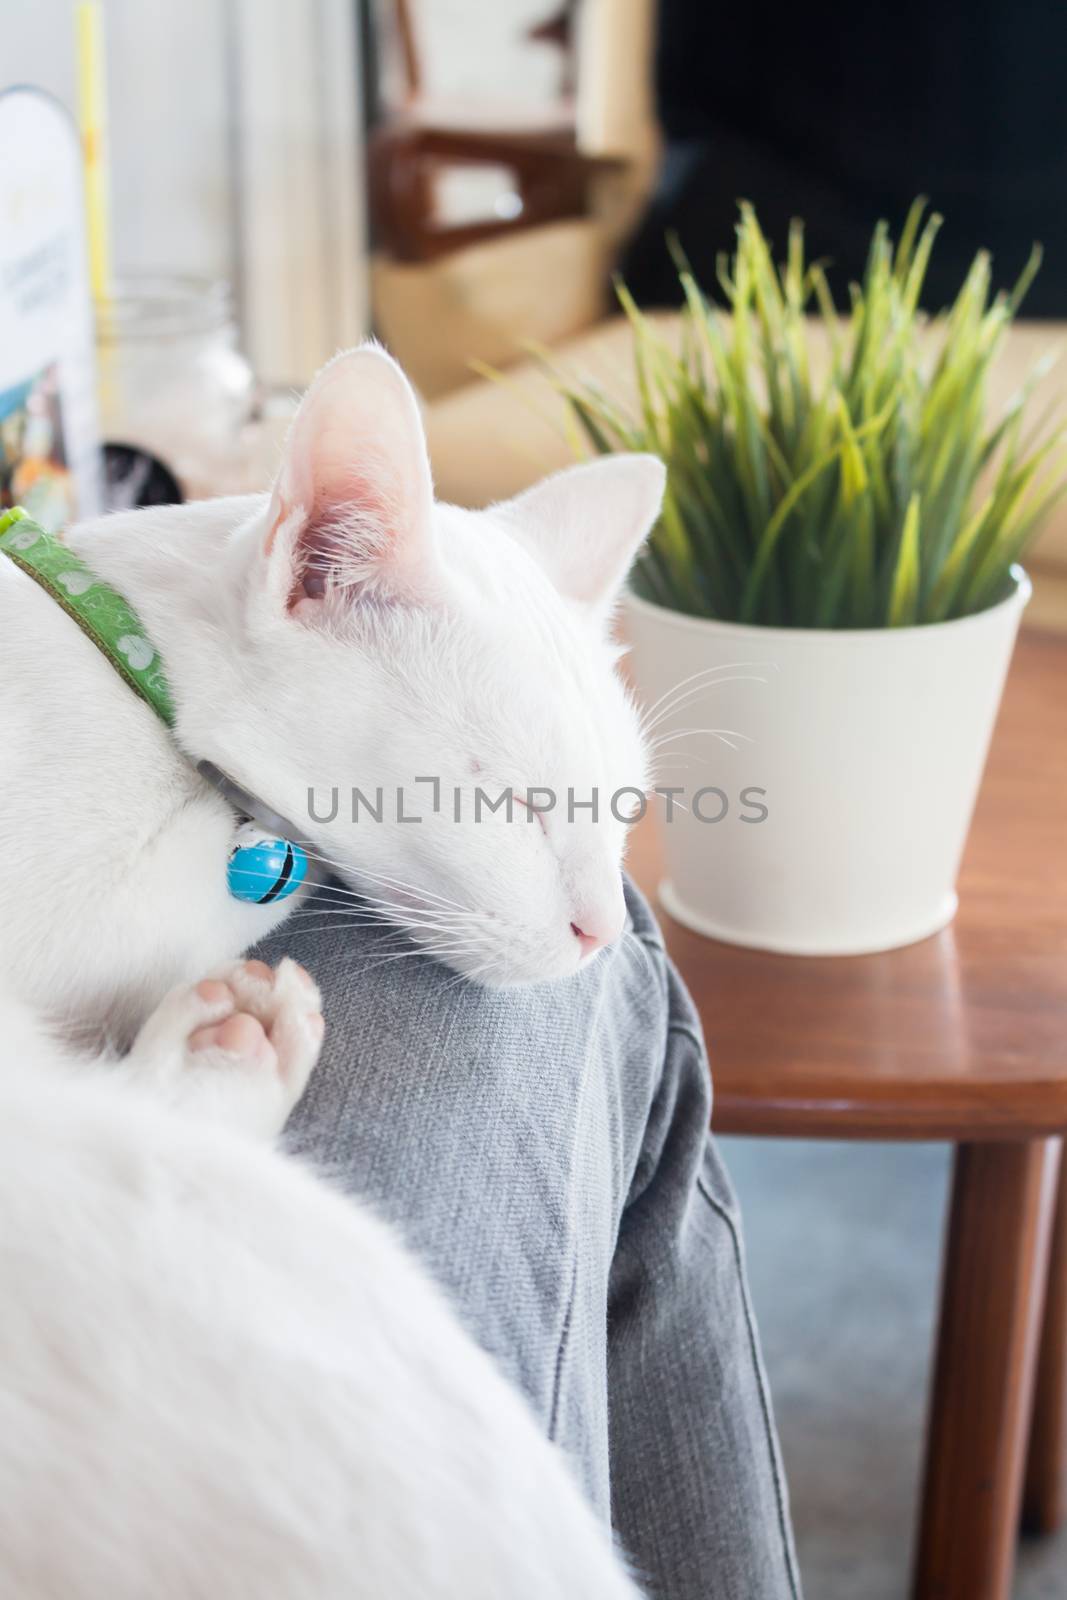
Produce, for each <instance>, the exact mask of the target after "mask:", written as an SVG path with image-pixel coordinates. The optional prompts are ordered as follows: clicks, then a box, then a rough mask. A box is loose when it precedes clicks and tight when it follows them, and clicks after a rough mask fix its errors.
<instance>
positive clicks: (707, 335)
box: [557, 202, 1064, 954]
mask: <svg viewBox="0 0 1067 1600" xmlns="http://www.w3.org/2000/svg"><path fill="white" fill-rule="evenodd" d="M924 217H925V208H924V205H923V203H922V202H917V203H916V205H915V207H914V208H913V209H912V211H911V213H910V215H909V217H908V219H907V223H906V226H905V227H904V229H903V231H902V233H901V236H900V238H899V240H898V241H897V242H896V244H895V245H894V243H893V242H892V240H891V238H890V236H889V233H888V231H887V229H886V227H885V226H884V225H879V226H878V228H877V229H876V230H875V233H874V236H873V238H872V241H871V246H870V252H869V257H868V262H867V267H866V271H865V275H864V280H863V282H862V284H860V285H857V286H854V287H853V289H852V293H851V304H850V306H849V307H848V310H847V313H845V314H843V315H840V316H839V314H838V312H837V310H836V309H835V307H834V305H833V302H832V300H831V295H830V290H829V287H828V284H827V280H826V277H825V275H824V273H823V271H822V269H821V267H820V266H819V265H818V264H817V263H812V262H809V261H807V260H806V259H805V251H804V240H803V232H802V228H801V227H800V225H795V226H794V228H793V230H792V232H791V235H790V238H789V240H788V248H787V252H786V260H785V263H784V264H783V265H778V264H776V262H775V259H774V256H773V255H772V252H771V249H770V248H769V246H768V243H767V241H766V239H765V238H764V236H763V234H762V232H761V230H760V227H759V223H758V221H757V218H756V215H755V213H754V212H753V210H752V209H751V207H748V206H744V207H742V210H741V216H740V222H739V226H738V230H737V248H736V252H735V254H734V256H733V258H732V260H730V261H723V262H721V263H720V267H719V286H718V287H719V291H720V294H721V302H722V303H721V304H720V305H716V304H714V303H713V302H712V300H711V299H710V298H709V297H708V296H707V295H706V294H705V293H704V292H703V290H702V288H701V287H700V286H699V285H698V284H697V283H696V282H695V281H694V279H693V277H692V275H691V273H690V272H689V271H688V269H687V268H686V266H685V263H684V261H683V262H679V271H680V275H681V281H682V286H683V289H684V293H685V304H684V309H683V311H682V313H681V322H680V327H679V328H678V330H677V333H678V340H677V342H676V343H675V342H673V341H670V340H668V338H667V337H666V336H665V335H664V333H663V331H662V328H661V327H660V326H659V325H658V324H654V323H652V322H650V321H649V320H648V319H647V318H646V317H645V316H643V315H642V313H641V312H640V311H639V310H638V309H637V307H636V306H635V305H634V304H633V303H632V301H631V300H630V298H629V296H628V295H627V293H626V291H625V289H624V288H623V289H620V297H621V300H622V304H623V307H624V309H625V311H626V313H627V315H628V316H629V318H630V322H631V325H632V336H633V352H634V360H635V364H636V392H637V396H638V400H637V403H636V405H635V406H634V407H633V408H632V409H631V410H625V409H623V408H620V406H619V405H618V404H617V403H615V402H613V401H612V400H611V399H610V398H609V397H608V396H607V395H606V394H604V393H603V392H602V391H600V390H598V389H596V388H595V387H593V386H591V385H587V384H583V383H581V382H575V381H573V380H571V379H564V378H562V377H560V376H558V375H557V381H558V382H559V383H560V386H561V387H562V389H563V392H564V395H565V397H566V399H567V402H568V404H569V407H570V410H571V413H572V415H573V418H574V420H575V422H576V424H577V426H578V428H579V429H580V430H581V432H582V434H583V435H584V439H585V441H586V442H587V445H588V446H591V447H592V448H593V449H594V450H596V451H617V450H651V451H654V452H655V453H657V454H658V455H660V456H661V457H662V458H663V460H664V461H665V463H666V465H667V469H668V486H667V492H666V498H665V502H664V507H663V513H662V516H661V518H660V521H659V523H658V525H657V527H656V529H655V530H654V532H653V534H652V537H651V539H650V541H649V543H648V545H647V548H646V549H645V551H644V552H643V554H642V555H641V557H640V558H639V560H638V563H637V565H636V567H635V569H634V572H633V576H632V586H631V594H630V598H629V618H628V625H629V633H630V638H631V642H632V645H633V656H634V663H635V673H636V677H637V682H638V685H639V688H640V690H641V691H642V696H643V698H644V699H645V700H646V702H647V704H648V706H649V708H650V709H649V713H648V716H649V724H650V727H651V729H652V732H653V740H654V748H655V750H656V752H657V756H658V758H659V770H658V772H657V774H656V776H657V781H658V783H659V784H660V785H661V786H663V787H667V786H674V787H679V788H680V789H681V790H682V791H683V792H682V793H680V794H679V795H677V796H676V797H674V798H673V799H672V800H671V801H670V802H669V803H665V804H664V807H663V809H664V811H666V812H669V817H668V821H669V825H668V826H667V827H666V828H665V832H664V838H665V857H666V864H667V877H666V880H665V882H664V884H663V885H662V894H663V899H664V902H665V904H666V906H667V909H668V910H669V911H670V912H671V913H672V914H673V915H674V916H675V917H676V918H678V919H679V920H680V921H682V922H683V923H686V924H687V925H689V926H691V927H693V928H695V929H697V930H698V931H701V932H704V933H707V934H710V935H712V936H715V937H720V938H725V939H728V940H730V941H732V942H736V943H741V944H746V945H752V946H756V947H760V948H765V949H773V950H779V951H786V952H791V953H797V954H855V953H860V952H864V951H872V950H881V949H888V948H891V947H893V946H896V945H901V944H907V943H910V942H912V941H913V940H916V939H920V938H923V937H924V936H926V935H928V934H930V933H932V932H934V931H935V930H937V929H938V928H940V927H942V926H944V925H945V923H946V922H948V921H949V920H950V919H951V917H952V915H953V914H954V911H955V908H956V891H955V881H956V876H957V870H958V866H959V861H960V856H961V853H962V849H963V845H964V842H965V838H966V834H967V829H968V826H969V822H970V817H971V812H972V809H973V805H974V801H975V797H976V793H977V789H978V785H979V782H980V779H981V773H982V769H983V766H984V762H985V756H986V751H987V748H988V743H989V738H990V734H991V731H992V727H993V723H994V720H995V717H996V712H997V706H998V703H999V700H1000V695H1001V689H1002V686H1003V682H1004V677H1005V674H1006V671H1007V667H1008V663H1009V660H1010V656H1011V652H1012V648H1013V644H1014V639H1015V634H1016V630H1017V627H1018V623H1019V617H1020V614H1021V612H1022V609H1023V607H1024V606H1025V604H1026V601H1027V599H1028V596H1029V592H1030V587H1029V583H1028V580H1027V578H1026V576H1025V574H1024V573H1023V571H1022V570H1021V568H1020V567H1019V565H1018V560H1019V558H1020V557H1021V556H1022V554H1023V552H1024V550H1025V547H1026V545H1027V542H1028V541H1029V539H1030V538H1031V536H1032V535H1033V534H1034V533H1035V532H1036V530H1037V529H1038V527H1039V526H1040V524H1041V522H1042V519H1043V517H1044V516H1045V514H1046V513H1047V511H1048V510H1049V509H1050V507H1051V505H1052V504H1053V502H1054V501H1055V499H1056V498H1057V497H1058V496H1059V495H1060V494H1062V492H1063V489H1064V480H1063V472H1062V467H1063V456H1062V453H1061V447H1062V432H1061V431H1060V430H1058V429H1051V430H1050V429H1049V428H1047V427H1045V428H1042V427H1038V428H1036V429H1033V428H1030V427H1029V426H1028V423H1027V420H1026V419H1027V415H1028V410H1029V406H1028V402H1029V400H1030V391H1031V389H1032V387H1033V383H1034V382H1035V381H1036V378H1037V376H1039V374H1036V373H1035V374H1034V376H1033V378H1032V379H1031V380H1030V382H1028V384H1027V385H1026V386H1025V388H1024V389H1023V391H1022V392H1021V393H1020V394H1019V395H1017V396H1016V397H1015V399H1014V400H1013V401H1012V403H1011V405H1010V406H1009V407H1008V409H1007V411H1006V413H1005V414H1004V415H1002V416H999V417H991V416H990V415H989V392H988V391H989V378H990V371H991V368H992V366H993V363H994V362H995V359H996V356H997V352H998V349H999V348H1000V346H1001V344H1002V342H1003V339H1004V336H1005V333H1006V331H1007V329H1008V327H1009V326H1010V323H1011V320H1012V317H1013V315H1014V313H1015V311H1016V309H1017V307H1018V305H1019V303H1020V300H1021V299H1022V296H1023V294H1024V293H1025V290H1026V287H1027V285H1028V283H1029V281H1030V278H1031V277H1032V275H1033V272H1034V271H1035V270H1036V268H1037V265H1038V255H1037V252H1036V250H1035V252H1034V254H1033V255H1032V257H1031V259H1030V261H1029V263H1028V265H1027V267H1026V270H1025V271H1024V273H1023V275H1022V277H1021V279H1020V280H1019V282H1018V283H1017V284H1016V286H1015V288H1014V289H1013V290H1012V291H1011V292H1010V293H1000V294H996V295H994V294H992V292H991V268H990V261H989V258H988V256H987V255H985V254H979V255H978V257H977V258H976V259H975V261H974V264H973V266H972V267H971V270H970V272H969V273H968V276H967V279H966V281H965V282H964V284H963V285H962V287H961V289H960V292H959V295H958V297H957V299H956V301H955V304H954V305H953V306H951V308H949V309H948V310H947V311H946V312H945V313H944V314H943V315H942V316H940V317H938V318H934V319H932V320H931V321H929V322H928V321H927V320H926V319H924V317H923V316H922V314H921V313H920V310H919V305H920V298H921V293H922V285H923V277H924V272H925V269H926V266H927V261H928V258H929V255H930V251H931V249H932V247H933V245H934V239H935V235H936V232H937V228H938V224H939V220H940V219H939V218H937V217H936V216H930V217H926V218H925V220H924Z"/></svg>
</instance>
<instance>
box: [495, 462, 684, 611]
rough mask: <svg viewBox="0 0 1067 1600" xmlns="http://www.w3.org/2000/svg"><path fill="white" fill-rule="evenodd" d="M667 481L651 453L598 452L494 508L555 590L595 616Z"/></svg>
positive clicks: (607, 605) (607, 604) (606, 604)
mask: <svg viewBox="0 0 1067 1600" xmlns="http://www.w3.org/2000/svg"><path fill="white" fill-rule="evenodd" d="M666 481H667V474H666V471H665V469H664V466H663V463H662V461H660V460H659V459H658V458H657V457H656V456H649V455H636V454H635V455H618V456H603V457H600V458H599V459H598V460H596V461H590V462H586V463H585V464H583V465H582V466H579V467H569V468H568V469H567V470H566V471H564V472H557V473H554V474H553V476H552V477H551V478H545V479H544V480H543V481H542V482H541V483H538V484H535V486H534V487H533V488H532V489H527V490H526V492H525V493H524V494H520V495H518V496H517V497H516V499H514V500H508V501H506V502H505V504H503V505H501V506H497V507H496V508H495V509H496V510H497V511H498V512H499V513H500V514H502V515H503V516H505V517H506V518H507V519H508V521H509V523H510V524H511V526H512V529H513V531H514V532H515V533H516V534H517V536H518V537H519V539H520V540H521V541H522V543H523V544H524V545H525V546H526V548H527V549H528V550H529V551H530V553H531V554H532V555H533V556H535V557H536V559H537V561H538V562H539V563H540V564H541V566H542V567H543V568H544V570H545V572H546V573H547V574H548V576H549V577H550V578H551V580H552V582H553V583H554V584H555V586H556V588H557V589H558V590H559V591H560V593H561V594H564V595H567V596H568V597H569V598H570V599H572V600H577V601H579V602H580V603H581V604H582V605H584V606H587V607H588V608H589V609H590V611H591V612H592V613H593V615H594V616H595V617H596V618H597V619H598V620H602V619H604V618H606V617H607V615H608V613H609V611H610V609H611V607H612V605H613V604H614V601H615V599H616V597H617V595H618V593H619V590H620V589H621V587H622V584H623V580H624V579H625V577H626V574H627V572H628V571H629V570H630V564H631V562H632V561H633V559H634V556H635V555H636V554H637V552H638V550H639V549H640V547H641V545H642V544H643V543H644V541H645V539H646V538H647V537H648V534H649V532H650V531H651V528H652V525H653V523H654V522H655V520H656V518H657V517H658V516H659V510H660V505H661V504H662V501H663V489H664V485H665V483H666Z"/></svg>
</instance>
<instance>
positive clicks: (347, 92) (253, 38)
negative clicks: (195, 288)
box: [0, 0, 368, 384]
mask: <svg viewBox="0 0 1067 1600" xmlns="http://www.w3.org/2000/svg"><path fill="white" fill-rule="evenodd" d="M74 10H75V8H74V0H0V87H4V86H6V85H10V84H12V83H18V82H23V83H32V84H34V85H36V86H38V87H40V88H43V89H47V90H49V91H50V92H51V93H53V94H54V95H56V96H57V97H58V99H60V100H61V101H62V102H63V103H64V104H65V105H67V106H68V107H69V108H70V109H71V110H72V111H73V110H74V109H75V97H76V67H75V28H74ZM354 14H355V5H354V0H105V4H104V18H105V34H106V54H107V69H108V91H109V93H108V101H109V113H110V123H111V129H110V134H111V137H110V166H111V210H112V232H113V243H112V256H113V262H114V266H115V270H116V271H117V272H122V271H123V270H125V271H165V272H188V273H195V274H201V275H206V276H221V277H225V278H227V279H229V280H230V282H231V283H233V284H234V287H235V290H236V292H237V296H238V302H239V306H240V307H241V309H242V311H243V313H244V335H245V343H246V346H247V347H248V350H249V353H250V355H251V356H252V358H253V362H254V364H255V365H256V367H257V370H258V372H259V374H260V376H261V377H262V378H263V379H264V380H266V381H267V382H269V383H275V384H302V383H304V382H306V381H307V379H308V378H309V377H310V376H311V374H312V372H313V371H314V370H315V368H316V367H317V366H319V365H320V364H321V362H323V361H324V360H326V359H327V358H328V357H329V356H330V355H331V354H333V352H334V350H336V349H337V347H338V346H339V345H343V344H348V343H351V342H353V341H354V340H355V339H357V338H358V337H359V336H360V335H361V334H362V333H363V332H364V331H365V330H366V327H367V324H368V311H367V275H366V264H365V248H366V247H365V231H364V230H365V224H364V216H363V162H362V143H361V140H362V133H361V126H360V123H361V118H360V114H359V108H358V105H357V103H356V97H357V93H358V87H357V86H358V73H357V54H356V51H357V40H356V31H355V15H354ZM228 43H229V44H230V45H231V46H232V48H231V49H230V51H229V52H228V50H227V44H228ZM228 62H229V65H228ZM0 159H2V152H0ZM235 201H236V202H238V203H236V204H235Z"/></svg>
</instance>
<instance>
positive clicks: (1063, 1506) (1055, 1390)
mask: <svg viewBox="0 0 1067 1600" xmlns="http://www.w3.org/2000/svg"><path fill="white" fill-rule="evenodd" d="M1048 1270H1049V1276H1048V1293H1047V1295H1046V1297H1045V1315H1044V1321H1043V1323H1042V1327H1041V1348H1040V1351H1039V1354H1038V1358H1037V1381H1036V1384H1035V1387H1034V1404H1033V1418H1032V1421H1031V1423H1030V1450H1029V1454H1028V1456H1027V1461H1026V1484H1025V1487H1024V1489H1023V1526H1024V1528H1026V1530H1027V1532H1029V1533H1055V1531H1056V1529H1057V1528H1058V1527H1059V1526H1060V1524H1061V1523H1062V1521H1063V1519H1064V1515H1065V1514H1067V1161H1065V1162H1064V1163H1063V1164H1062V1165H1061V1167H1060V1180H1059V1189H1058V1192H1057V1196H1056V1215H1055V1219H1054V1222H1053V1226H1052V1249H1051V1254H1050V1256H1049V1269H1048Z"/></svg>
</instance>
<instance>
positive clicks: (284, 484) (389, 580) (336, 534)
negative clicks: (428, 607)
mask: <svg viewBox="0 0 1067 1600" xmlns="http://www.w3.org/2000/svg"><path fill="white" fill-rule="evenodd" d="M263 554H264V558H265V561H266V568H267V583H266V588H267V592H268V599H269V602H270V603H271V605H272V607H274V608H277V609H284V610H285V611H288V612H289V613H291V614H292V615H294V616H297V617H299V618H300V619H301V620H305V621H314V620H316V619H317V618H319V617H327V616H329V615H330V614H331V613H333V614H336V613H337V612H339V611H342V610H343V609H344V607H346V606H349V605H351V604H353V603H355V602H356V601H358V600H359V598H360V597H361V596H363V595H365V594H367V593H368V592H373V593H376V594H384V595H388V596H390V597H394V598H397V599H405V598H407V599H414V598H420V597H424V596H426V595H428V594H429V593H431V592H432V590H433V588H434V585H435V582H436V577H437V573H438V559H437V548H436V545H435V542H434V535H433V483H432V480H431V478H430V464H429V460H428V458H427V455H426V437H425V434H424V432H423V427H422V419H421V417H420V416H419V408H418V403H417V401H416V399H415V395H414V393H413V391H412V388H411V385H410V384H409V383H408V381H407V379H406V378H405V377H404V374H403V373H402V372H401V370H400V368H399V367H398V366H397V364H396V362H395V361H393V360H392V359H391V357H389V356H387V355H386V353H385V351H384V350H381V349H379V348H378V347H377V346H375V345H364V346H362V347H361V348H360V349H358V350H351V351H348V352H347V353H346V354H344V355H340V356H337V357H335V359H334V360H333V361H331V362H330V363H329V365H328V366H326V367H324V368H323V369H322V371H321V372H320V373H319V375H318V377H317V378H316V379H315V380H314V382H313V383H312V385H311V387H310V388H309V389H308V391H307V394H306V395H305V396H304V399H303V401H302V402H301V404H300V409H299V411H298V412H297V414H296V418H295V420H294V422H293V425H292V428H291V429H290V432H289V438H288V440H287V441H286V446H285V455H284V458H283V461H282V467H281V471H280V472H279V474H278V478H277V482H276V483H275V485H274V490H273V492H272V494H271V498H270V506H269V509H268V512H267V531H266V536H265V539H264V543H263Z"/></svg>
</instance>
